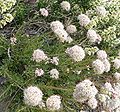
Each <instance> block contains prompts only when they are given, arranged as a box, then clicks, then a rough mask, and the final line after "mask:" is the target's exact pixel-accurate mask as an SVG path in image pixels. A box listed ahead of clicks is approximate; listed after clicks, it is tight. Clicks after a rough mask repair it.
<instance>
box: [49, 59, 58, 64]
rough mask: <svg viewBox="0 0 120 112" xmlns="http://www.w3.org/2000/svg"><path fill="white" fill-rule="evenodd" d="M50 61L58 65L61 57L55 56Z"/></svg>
mask: <svg viewBox="0 0 120 112" xmlns="http://www.w3.org/2000/svg"><path fill="white" fill-rule="evenodd" d="M50 63H52V64H54V65H58V64H59V58H58V57H53V58H52V59H50Z"/></svg>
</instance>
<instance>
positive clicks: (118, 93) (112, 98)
mask: <svg viewBox="0 0 120 112" xmlns="http://www.w3.org/2000/svg"><path fill="white" fill-rule="evenodd" d="M98 99H99V101H100V102H101V103H102V105H103V108H104V109H105V110H106V111H108V112H113V111H115V112H117V110H119V109H120V108H119V107H120V84H119V83H114V84H113V86H112V85H111V83H108V82H106V83H105V84H104V86H103V87H102V88H101V94H99V95H98Z"/></svg>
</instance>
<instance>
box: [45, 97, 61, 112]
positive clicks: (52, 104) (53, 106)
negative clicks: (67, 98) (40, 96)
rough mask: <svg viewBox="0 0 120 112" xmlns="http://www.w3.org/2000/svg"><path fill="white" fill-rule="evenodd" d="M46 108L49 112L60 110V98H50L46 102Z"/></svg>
mask: <svg viewBox="0 0 120 112" xmlns="http://www.w3.org/2000/svg"><path fill="white" fill-rule="evenodd" d="M46 106H47V108H48V109H49V110H51V111H55V110H59V109H60V108H61V98H60V96H58V95H52V96H50V97H49V98H48V99H47V101H46Z"/></svg>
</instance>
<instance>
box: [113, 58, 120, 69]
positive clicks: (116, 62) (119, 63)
mask: <svg viewBox="0 0 120 112" xmlns="http://www.w3.org/2000/svg"><path fill="white" fill-rule="evenodd" d="M113 62H114V64H113V66H114V67H115V69H119V68H120V59H118V58H116V59H114V60H113Z"/></svg>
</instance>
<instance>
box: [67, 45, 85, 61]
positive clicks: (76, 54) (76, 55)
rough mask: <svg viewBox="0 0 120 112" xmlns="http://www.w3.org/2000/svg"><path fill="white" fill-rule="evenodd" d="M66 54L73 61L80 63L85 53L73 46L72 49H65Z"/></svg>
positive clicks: (80, 48)
mask: <svg viewBox="0 0 120 112" xmlns="http://www.w3.org/2000/svg"><path fill="white" fill-rule="evenodd" d="M66 53H67V54H68V55H69V56H70V57H71V58H72V59H73V60H74V61H75V62H78V61H82V60H83V59H84V58H85V52H84V50H83V48H82V47H81V46H78V45H74V46H73V47H70V48H67V49H66Z"/></svg>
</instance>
